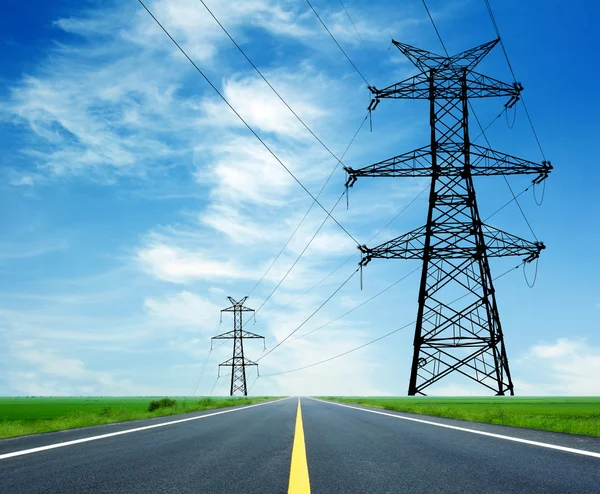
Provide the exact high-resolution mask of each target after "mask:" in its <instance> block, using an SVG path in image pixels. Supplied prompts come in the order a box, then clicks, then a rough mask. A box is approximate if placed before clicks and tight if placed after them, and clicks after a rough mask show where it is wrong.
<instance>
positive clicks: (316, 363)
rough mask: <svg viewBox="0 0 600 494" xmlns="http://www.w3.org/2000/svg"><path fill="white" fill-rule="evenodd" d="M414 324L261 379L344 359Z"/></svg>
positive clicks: (411, 323)
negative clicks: (331, 355) (325, 357)
mask: <svg viewBox="0 0 600 494" xmlns="http://www.w3.org/2000/svg"><path fill="white" fill-rule="evenodd" d="M414 323H415V321H413V322H410V323H408V324H406V325H404V326H401V327H399V328H398V329H394V331H390V332H389V333H386V334H384V335H382V336H380V337H379V338H375V339H374V340H371V341H368V342H367V343H364V344H363V345H360V346H358V347H356V348H353V349H352V350H348V351H347V352H344V353H340V354H339V355H335V356H333V357H329V358H327V359H324V360H321V361H319V362H315V363H314V364H309V365H304V366H302V367H297V368H296V369H290V370H287V371H282V372H275V373H272V374H264V375H263V377H271V376H279V375H281V374H289V373H290V372H296V371H299V370H304V369H308V368H309V367H315V366H317V365H321V364H324V363H326V362H330V361H332V360H335V359H338V358H340V357H344V356H345V355H348V354H350V353H353V352H356V351H358V350H360V349H362V348H364V347H366V346H369V345H372V344H373V343H377V342H378V341H380V340H383V339H384V338H387V337H388V336H391V335H393V334H395V333H397V332H399V331H402V330H403V329H405V328H408V327H409V326H412V325H413V324H414Z"/></svg>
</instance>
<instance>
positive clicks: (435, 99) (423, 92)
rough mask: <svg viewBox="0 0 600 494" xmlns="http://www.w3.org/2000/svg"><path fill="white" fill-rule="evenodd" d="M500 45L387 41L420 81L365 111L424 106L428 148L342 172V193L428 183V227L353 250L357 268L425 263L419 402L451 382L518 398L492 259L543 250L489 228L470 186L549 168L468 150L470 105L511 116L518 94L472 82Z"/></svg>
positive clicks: (540, 175)
mask: <svg viewBox="0 0 600 494" xmlns="http://www.w3.org/2000/svg"><path fill="white" fill-rule="evenodd" d="M498 41H499V40H498V39H497V40H494V41H491V42H489V43H485V44H483V45H481V46H478V47H476V48H472V49H470V50H467V51H465V52H463V53H460V54H458V55H455V56H453V57H444V56H438V55H435V54H433V53H430V52H427V51H425V50H421V49H418V48H414V47H412V46H409V45H406V44H404V43H399V42H397V41H393V44H394V45H395V46H396V47H397V48H398V49H399V50H400V51H401V52H402V53H403V54H404V55H405V56H406V57H407V58H408V59H409V60H410V61H411V62H412V63H413V64H414V65H415V66H416V67H417V69H418V70H419V74H418V75H416V76H414V77H411V78H408V79H406V80H404V81H402V82H399V83H397V84H393V85H391V86H389V87H387V88H385V89H377V88H375V87H370V88H369V89H370V91H371V92H372V94H373V99H372V101H371V105H370V106H369V110H373V109H374V108H375V107H376V106H377V105H378V104H379V101H380V100H381V99H382V98H394V99H423V100H428V101H429V112H430V117H429V118H430V128H431V141H430V144H429V145H427V146H424V147H421V148H419V149H416V150H414V151H411V152H409V153H405V154H402V155H400V156H396V157H395V158H391V159H388V160H385V161H382V162H379V163H375V164H373V165H370V166H367V167H364V168H361V169H358V170H355V169H352V168H348V167H346V171H347V172H348V182H347V184H346V185H347V186H352V185H354V183H355V182H356V180H357V178H358V177H431V189H430V193H429V211H428V214H427V223H426V225H425V226H423V227H421V228H417V229H416V230H413V231H411V232H409V233H406V234H404V235H402V236H400V237H398V238H395V239H393V240H390V241H389V242H385V243H383V244H381V245H379V246H377V247H373V248H368V247H366V246H361V247H359V249H360V250H361V252H362V253H363V258H362V260H361V266H364V265H366V264H367V263H368V262H369V261H370V260H371V259H373V258H383V259H419V260H422V261H423V270H422V273H421V283H420V288H419V298H418V303H419V308H418V314H417V322H416V328H415V338H414V354H413V360H412V368H411V375H410V382H409V387H408V394H409V395H417V394H420V395H424V394H425V393H424V390H425V389H426V388H427V387H428V386H431V385H432V384H434V383H436V382H438V381H439V380H440V379H442V378H444V377H446V376H447V375H449V374H450V373H452V372H457V373H460V374H462V375H463V376H466V377H468V378H470V379H472V380H474V381H476V382H478V383H480V384H482V385H484V386H486V387H487V388H489V389H490V390H492V391H494V392H495V393H496V394H497V395H504V394H507V393H510V394H511V395H513V394H514V390H513V382H512V379H511V377H510V370H509V367H508V360H507V357H506V349H505V345H504V338H503V335H502V326H501V324H500V317H499V315H498V307H497V305H496V295H495V290H494V286H493V283H492V277H491V274H490V267H489V263H488V258H489V257H504V256H523V257H524V259H523V261H524V262H531V261H532V260H534V259H537V258H538V257H539V255H540V251H541V250H542V249H544V248H545V247H544V244H543V243H542V242H538V241H535V242H530V241H527V240H523V239H521V238H519V237H516V236H514V235H511V234H510V233H506V232H504V231H502V230H499V229H497V228H494V227H492V226H489V225H485V224H484V223H483V222H482V221H481V218H480V216H479V211H478V208H477V200H476V197H475V189H474V186H473V177H474V176H492V175H521V174H535V175H537V176H536V177H535V178H534V180H533V182H534V183H536V184H537V183H540V182H542V181H543V180H545V179H546V178H547V177H548V174H549V173H550V170H551V169H552V166H551V164H550V162H548V161H542V163H541V164H538V163H533V162H531V161H527V160H524V159H520V158H516V157H514V156H510V155H508V154H504V153H501V152H498V151H494V150H492V149H489V148H486V147H483V146H479V145H476V144H474V143H471V141H470V137H469V99H470V98H490V97H495V96H504V97H508V98H509V100H508V101H507V102H506V105H505V106H506V108H510V107H512V106H513V105H514V104H515V103H516V102H517V101H518V100H519V95H520V93H521V91H522V90H523V87H522V85H521V84H520V83H517V82H515V83H514V84H507V83H504V82H501V81H499V80H496V79H493V78H491V77H488V76H486V75H483V74H480V73H478V72H475V70H474V69H475V67H476V66H477V64H478V63H479V62H480V61H481V60H482V59H483V58H484V57H485V56H486V55H487V54H488V53H489V52H490V50H491V49H492V48H493V47H494V46H495V45H496V43H498Z"/></svg>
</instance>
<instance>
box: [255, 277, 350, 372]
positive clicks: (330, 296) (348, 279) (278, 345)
mask: <svg viewBox="0 0 600 494" xmlns="http://www.w3.org/2000/svg"><path fill="white" fill-rule="evenodd" d="M358 270H359V268H356V269H355V270H354V271H353V272H352V274H351V275H350V276H348V278H346V280H345V281H344V282H343V283H342V284H341V285H340V286H339V287H337V288H336V289H335V291H334V292H333V293H332V294H331V295H329V297H327V299H326V300H325V301H324V302H323V303H322V304H321V305H319V307H317V308H316V309H315V310H314V311H313V312H312V314H311V315H310V316H308V317H307V318H306V319H305V320H304V321H302V323H301V324H300V325H299V326H298V327H297V328H296V329H294V330H293V331H292V332H291V333H290V334H288V335H287V336H286V337H285V338H284V339H283V340H281V341H280V342H279V343H277V345H275V346H274V347H273V348H271V349H270V350H269V351H268V352H266V353H265V354H264V355H262V356H261V357H260V358H259V359H257V360H256V361H257V362H260V361H261V360H262V359H264V358H265V357H266V356H267V355H269V354H270V353H271V352H272V351H274V350H275V349H277V348H279V347H280V346H281V345H283V344H284V343H285V342H286V341H287V340H288V339H289V338H290V337H291V336H293V335H294V333H296V331H298V330H299V329H300V328H301V327H302V326H304V325H305V324H306V323H307V322H308V321H310V319H312V317H313V316H314V315H315V314H316V313H317V312H319V311H320V310H321V309H322V308H323V307H324V306H325V304H326V303H327V302H329V301H330V300H331V299H332V298H333V297H335V295H336V294H337V293H338V292H339V291H340V290H341V289H342V288H343V287H344V286H345V285H346V283H348V282H349V281H350V280H351V279H352V278H353V277H354V275H355V274H356V273H358Z"/></svg>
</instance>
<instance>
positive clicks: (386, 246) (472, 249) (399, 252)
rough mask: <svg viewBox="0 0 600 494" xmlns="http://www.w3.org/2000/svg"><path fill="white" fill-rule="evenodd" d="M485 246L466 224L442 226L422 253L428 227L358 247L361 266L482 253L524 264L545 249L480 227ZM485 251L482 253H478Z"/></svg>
mask: <svg viewBox="0 0 600 494" xmlns="http://www.w3.org/2000/svg"><path fill="white" fill-rule="evenodd" d="M482 230H483V237H484V240H485V245H484V246H481V244H478V243H477V242H476V241H475V238H474V236H473V233H472V225H471V224H468V223H444V224H443V225H439V226H438V227H437V228H436V231H435V234H434V236H433V238H432V240H431V243H430V245H429V249H428V252H425V240H426V234H427V228H426V227H425V226H423V227H420V228H417V229H416V230H413V231H411V232H408V233H405V234H404V235H401V236H399V237H397V238H395V239H393V240H389V241H388V242H385V243H383V244H381V245H378V246H377V247H373V248H369V247H367V246H365V245H363V246H361V247H360V251H361V252H362V254H363V258H362V260H361V261H360V265H361V266H364V265H366V264H368V263H369V262H370V261H371V259H418V260H423V258H424V256H425V255H427V258H428V259H470V258H478V257H481V256H483V255H484V254H485V255H487V257H508V256H518V257H523V258H524V259H523V260H524V262H531V261H533V260H534V259H537V258H538V257H539V255H540V252H541V251H542V250H543V249H545V248H546V247H545V246H544V244H543V243H542V242H530V241H528V240H525V239H522V238H520V237H517V236H516V235H512V234H511V233H507V232H505V231H502V230H499V229H497V228H494V227H491V226H488V225H482ZM482 249H485V252H482V251H481V250H482Z"/></svg>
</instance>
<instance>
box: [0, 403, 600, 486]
mask: <svg viewBox="0 0 600 494" xmlns="http://www.w3.org/2000/svg"><path fill="white" fill-rule="evenodd" d="M296 408H297V400H296V399H288V400H284V401H280V402H276V403H269V404H265V405H262V406H258V407H255V408H249V409H247V410H239V411H235V412H233V413H227V414H222V415H216V416H212V417H206V418H204V419H200V420H194V421H188V422H183V423H180V424H173V425H168V426H165V427H159V428H155V429H149V430H144V431H138V432H133V433H131V434H124V435H121V436H115V437H109V438H103V439H99V440H97V441H91V442H87V443H82V444H75V445H71V446H65V447H62V448H57V449H52V450H47V451H42V452H37V453H32V454H29V455H24V456H19V457H14V458H7V459H0V493H2V494H5V493H28V494H29V493H42V492H43V493H80V492H86V493H87V492H112V493H114V492H120V493H137V492H143V493H144V492H153V493H157V492H182V493H184V492H194V493H211V494H213V493H214V494H220V493H228V494H229V493H276V494H279V493H285V492H287V488H288V480H289V473H290V462H291V452H292V443H293V436H294V425H295V420H296ZM213 412H214V410H213V411H208V412H201V413H199V414H194V415H206V414H210V413H213ZM398 415H406V416H408V414H398ZM302 417H303V422H304V435H305V441H306V453H307V458H308V470H309V476H310V484H311V490H312V492H313V493H316V494H319V493H323V494H334V493H344V494H349V493H405V492H411V493H412V492H416V493H420V492H427V493H436V492H473V493H495V492H502V493H511V492H527V493H537V492H540V493H541V492H543V493H555V492H556V493H559V492H560V493H563V492H568V493H580V492H581V493H583V492H585V493H596V492H600V459H599V458H593V457H586V456H582V455H578V454H574V453H568V452H563V451H556V450H550V449H546V448H542V447H539V446H533V445H527V444H520V443H515V442H511V441H506V440H502V439H498V438H492V437H486V436H480V435H475V434H470V433H468V432H462V431H457V430H451V429H444V428H440V427H435V426H432V425H428V424H421V423H415V422H410V421H406V420H399V419H395V418H392V417H387V416H382V415H376V414H373V413H366V412H363V411H360V410H355V409H349V408H343V407H340V406H336V405H332V404H328V403H322V402H319V401H314V400H311V399H304V398H303V399H302ZM413 417H414V415H413ZM418 417H419V418H424V419H426V420H431V421H435V422H439V423H445V424H450V425H459V426H461V427H472V428H474V429H479V430H485V431H488V432H493V433H496V434H503V435H511V436H514V437H521V438H524V439H529V440H534V441H540V442H547V443H551V444H559V445H562V446H566V447H572V448H580V449H585V450H589V451H600V438H582V437H579V436H569V435H566V434H555V433H549V432H541V431H528V430H523V429H515V428H509V427H501V426H493V425H484V424H469V423H467V422H462V421H455V420H449V419H440V418H429V417H423V416H418ZM178 418H180V417H179V416H178V417H166V418H163V419H154V420H145V421H138V422H129V423H124V424H115V425H112V426H100V427H93V428H88V429H83V430H77V431H65V432H61V433H52V434H44V435H39V436H26V437H21V438H13V439H5V440H0V455H1V454H4V453H8V452H11V451H18V450H22V449H28V448H32V447H38V446H43V445H47V444H54V443H57V442H64V441H69V440H72V439H78V438H81V437H89V436H95V435H100V434H106V433H107V432H113V431H117V430H126V429H132V428H135V427H140V426H145V425H153V424H156V423H161V422H168V421H172V420H176V419H178Z"/></svg>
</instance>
